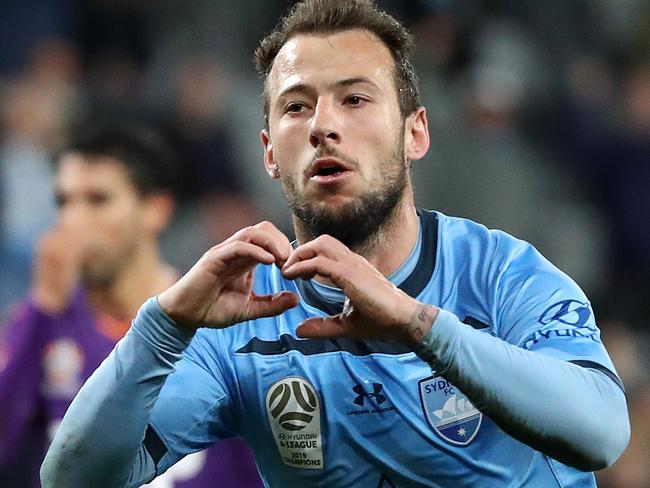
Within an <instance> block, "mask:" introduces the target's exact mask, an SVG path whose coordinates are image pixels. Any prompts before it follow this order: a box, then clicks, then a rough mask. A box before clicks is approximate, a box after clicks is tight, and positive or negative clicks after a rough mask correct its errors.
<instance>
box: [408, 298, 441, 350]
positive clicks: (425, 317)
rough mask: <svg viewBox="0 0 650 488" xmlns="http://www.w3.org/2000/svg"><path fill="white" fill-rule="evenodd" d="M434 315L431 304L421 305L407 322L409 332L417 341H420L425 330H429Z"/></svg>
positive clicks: (434, 310)
mask: <svg viewBox="0 0 650 488" xmlns="http://www.w3.org/2000/svg"><path fill="white" fill-rule="evenodd" d="M435 316H436V309H435V307H433V306H432V305H422V306H421V307H420V309H419V310H417V311H416V312H415V313H414V314H413V317H412V318H411V321H410V322H409V327H408V328H409V333H410V334H411V337H412V338H413V340H414V341H415V342H416V344H417V343H419V342H421V341H422V339H423V338H424V336H425V334H426V332H427V331H428V330H429V328H430V326H431V324H432V323H433V320H434V318H435Z"/></svg>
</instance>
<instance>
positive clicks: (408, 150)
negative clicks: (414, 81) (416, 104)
mask: <svg viewBox="0 0 650 488" xmlns="http://www.w3.org/2000/svg"><path fill="white" fill-rule="evenodd" d="M429 144H430V141H429V122H428V121H427V110H426V109H425V108H424V107H420V108H418V109H417V110H416V111H414V112H413V113H412V114H410V115H409V116H408V117H406V121H405V124H404V156H405V157H406V160H407V161H416V160H418V159H422V158H423V157H424V155H425V154H426V153H427V151H428V150H429Z"/></svg>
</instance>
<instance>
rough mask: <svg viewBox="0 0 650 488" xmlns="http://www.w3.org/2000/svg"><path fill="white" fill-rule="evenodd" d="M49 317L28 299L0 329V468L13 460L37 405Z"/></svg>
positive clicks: (35, 413)
mask: <svg viewBox="0 0 650 488" xmlns="http://www.w3.org/2000/svg"><path fill="white" fill-rule="evenodd" d="M49 322H51V319H50V318H49V317H47V316H46V315H44V314H43V313H41V312H40V311H39V310H38V309H37V308H36V307H34V306H33V305H32V304H30V303H29V302H24V303H21V304H19V305H18V306H16V308H15V310H13V311H12V313H10V315H9V320H8V322H7V324H6V325H4V326H3V327H2V329H0V469H4V468H6V467H7V466H8V465H10V464H11V463H13V462H14V461H15V459H14V453H16V452H19V451H20V446H21V445H22V443H23V442H25V440H26V437H27V435H28V432H29V430H30V424H32V423H33V422H34V419H35V418H36V415H37V411H36V410H37V409H38V405H39V398H40V395H39V390H40V384H41V381H42V376H43V371H42V368H41V361H40V354H41V350H42V344H43V341H42V336H43V332H44V331H45V330H46V328H47V326H48V323H49Z"/></svg>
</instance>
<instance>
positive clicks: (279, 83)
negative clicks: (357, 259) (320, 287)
mask: <svg viewBox="0 0 650 488" xmlns="http://www.w3.org/2000/svg"><path fill="white" fill-rule="evenodd" d="M394 65H395V63H394V61H393V58H392V56H391V54H390V51H389V50H388V48H386V46H385V45H384V44H383V43H382V42H380V41H379V40H378V39H377V38H376V37H375V36H374V35H373V34H371V33H369V32H367V31H363V30H350V31H344V32H341V33H337V34H332V35H327V36H323V35H299V36H296V37H294V38H292V39H291V40H290V41H289V42H287V43H286V44H285V45H284V46H283V47H282V49H281V50H280V52H279V53H278V55H277V57H276V58H275V62H274V64H273V68H272V70H271V73H270V75H269V79H268V85H267V92H268V97H269V130H268V132H267V131H263V133H262V142H263V144H264V146H265V164H266V168H267V171H268V172H269V174H271V175H272V176H274V177H280V179H281V182H282V187H283V190H284V193H285V195H286V197H287V199H288V202H289V205H290V206H291V208H292V210H293V212H294V214H295V215H296V217H297V218H298V219H299V223H300V225H301V226H302V227H303V229H304V230H305V231H306V232H307V234H309V235H310V236H311V237H315V236H317V235H320V234H323V233H327V234H331V235H334V236H335V237H337V238H339V239H340V240H342V241H343V242H345V243H346V244H347V245H349V246H352V247H356V246H359V245H363V244H365V243H367V239H368V238H369V237H371V236H372V235H374V233H375V232H376V231H377V230H378V229H379V227H380V226H381V224H382V223H384V222H385V220H386V219H387V218H388V217H389V216H390V215H391V214H392V211H393V209H394V208H395V207H396V206H397V205H398V204H399V203H400V201H401V200H402V197H403V194H404V190H405V189H406V188H407V186H408V185H409V184H410V181H409V171H408V163H407V162H406V154H405V149H404V148H405V120H404V118H403V117H402V116H401V113H400V109H399V103H398V98H397V91H396V88H395V81H394V69H395V67H394ZM411 122H412V121H409V120H408V118H407V121H406V123H409V124H410V123H411ZM406 132H408V131H406ZM276 165H277V166H276ZM276 168H277V169H276Z"/></svg>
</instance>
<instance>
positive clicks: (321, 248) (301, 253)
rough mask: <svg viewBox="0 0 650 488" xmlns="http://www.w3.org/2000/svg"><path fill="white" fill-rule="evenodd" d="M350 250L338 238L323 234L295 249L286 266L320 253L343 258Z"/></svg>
mask: <svg viewBox="0 0 650 488" xmlns="http://www.w3.org/2000/svg"><path fill="white" fill-rule="evenodd" d="M349 252H350V250H349V249H348V248H347V247H346V246H345V244H343V243H342V242H341V241H339V240H338V239H335V238H334V237H332V236H329V235H322V236H319V237H317V238H316V239H314V240H313V241H309V242H307V243H306V244H303V245H301V246H298V247H297V248H296V249H294V251H293V252H292V253H291V256H290V257H289V259H288V260H287V262H286V263H285V266H291V265H293V264H294V263H296V262H298V261H304V260H306V259H311V258H313V257H315V256H319V255H322V256H327V257H329V258H332V259H334V258H342V257H343V256H345V255H346V254H347V253H349Z"/></svg>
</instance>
